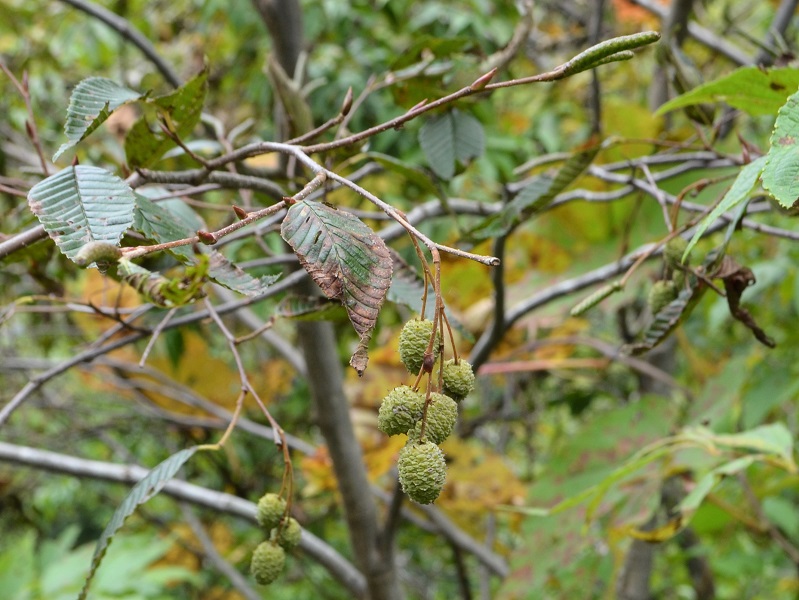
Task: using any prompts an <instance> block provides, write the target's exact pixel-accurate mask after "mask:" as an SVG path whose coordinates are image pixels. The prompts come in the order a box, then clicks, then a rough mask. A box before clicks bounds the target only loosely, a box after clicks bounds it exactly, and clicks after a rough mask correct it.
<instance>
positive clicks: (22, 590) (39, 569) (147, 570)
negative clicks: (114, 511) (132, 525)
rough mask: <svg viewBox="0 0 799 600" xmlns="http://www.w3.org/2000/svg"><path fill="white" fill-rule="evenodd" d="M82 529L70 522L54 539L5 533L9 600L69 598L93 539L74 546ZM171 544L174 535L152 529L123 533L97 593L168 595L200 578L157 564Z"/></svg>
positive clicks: (3, 585) (1, 559)
mask: <svg viewBox="0 0 799 600" xmlns="http://www.w3.org/2000/svg"><path fill="white" fill-rule="evenodd" d="M79 533H80V530H79V529H78V527H77V526H70V527H68V528H67V529H65V530H64V531H63V532H62V533H61V534H60V535H59V536H58V537H56V538H55V539H53V540H49V541H42V542H40V543H38V544H37V540H36V538H35V536H34V534H33V532H32V531H29V532H28V533H26V534H23V535H22V536H12V537H9V538H6V541H7V542H8V543H7V544H5V545H4V546H5V548H4V550H3V551H2V552H0V594H1V595H2V597H3V598H6V599H7V600H40V599H41V600H45V599H47V600H62V599H63V600H66V599H67V598H69V599H72V598H75V595H76V594H77V593H78V592H79V591H80V589H81V586H82V585H83V583H84V578H85V571H86V566H87V565H88V564H89V561H90V560H91V555H92V544H83V545H81V546H78V547H74V544H75V541H76V540H77V538H78V535H79ZM171 546H172V542H171V541H170V540H169V539H160V540H153V537H152V536H151V535H148V534H128V535H119V536H117V538H116V543H115V544H114V548H113V549H110V550H109V552H108V554H107V556H106V559H105V565H104V568H103V571H102V572H101V573H100V574H99V575H98V577H97V579H96V581H95V585H94V589H93V591H92V598H97V599H98V600H112V599H120V598H131V597H136V598H142V599H152V600H164V599H166V598H168V597H169V596H170V590H173V591H174V590H175V589H176V585H178V584H180V583H188V582H191V583H198V577H197V575H196V574H193V573H191V572H190V571H188V570H187V569H184V568H181V567H164V566H155V564H154V563H157V562H158V561H159V560H160V559H162V558H163V557H164V555H165V554H166V553H167V551H168V550H169V549H170V547H171Z"/></svg>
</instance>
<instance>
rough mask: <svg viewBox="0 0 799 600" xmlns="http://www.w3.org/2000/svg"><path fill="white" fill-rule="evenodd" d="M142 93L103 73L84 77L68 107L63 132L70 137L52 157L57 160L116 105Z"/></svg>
mask: <svg viewBox="0 0 799 600" xmlns="http://www.w3.org/2000/svg"><path fill="white" fill-rule="evenodd" d="M141 97H142V94H140V93H139V92H135V91H133V90H131V89H128V88H126V87H124V86H121V85H119V84H118V83H116V82H115V81H111V80H110V79H105V78H103V77H89V78H88V79H84V80H83V81H81V82H80V83H79V84H78V85H76V86H75V89H74V90H73V91H72V96H70V98H69V106H68V107H67V121H66V125H65V126H64V132H65V133H66V134H67V138H69V141H68V142H66V143H64V144H62V145H61V147H60V148H59V149H58V152H56V153H55V155H54V156H53V160H54V161H55V160H58V157H59V156H61V155H62V154H63V153H64V152H65V151H66V150H68V149H69V148H71V147H72V146H74V145H75V144H77V143H78V142H79V141H81V140H83V139H85V138H87V137H88V136H89V134H91V133H92V131H94V130H95V129H97V128H98V127H99V126H100V125H102V124H103V122H104V121H105V120H106V119H108V117H109V116H111V113H112V112H113V111H114V110H115V109H117V108H119V107H120V106H122V105H123V104H126V103H128V102H132V101H134V100H138V99H139V98H141Z"/></svg>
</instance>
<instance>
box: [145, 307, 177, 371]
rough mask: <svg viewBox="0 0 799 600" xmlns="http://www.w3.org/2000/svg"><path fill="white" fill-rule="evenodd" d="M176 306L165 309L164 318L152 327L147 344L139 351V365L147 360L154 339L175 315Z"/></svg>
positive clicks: (153, 344)
mask: <svg viewBox="0 0 799 600" xmlns="http://www.w3.org/2000/svg"><path fill="white" fill-rule="evenodd" d="M177 310H178V309H177V307H175V308H171V309H169V310H168V311H167V313H166V314H165V315H164V318H163V319H161V321H160V322H159V323H158V325H157V326H156V328H155V329H153V333H152V335H151V336H150V340H149V341H148V342H147V346H145V348H144V351H143V352H142V353H141V358H140V359H139V366H140V367H143V366H144V363H146V362H147V357H148V356H150V352H151V351H152V349H153V346H155V341H156V340H157V339H158V336H159V335H161V332H162V331H163V330H164V327H166V326H167V323H169V320H170V319H171V318H172V317H173V316H174V315H175V313H176V312H177Z"/></svg>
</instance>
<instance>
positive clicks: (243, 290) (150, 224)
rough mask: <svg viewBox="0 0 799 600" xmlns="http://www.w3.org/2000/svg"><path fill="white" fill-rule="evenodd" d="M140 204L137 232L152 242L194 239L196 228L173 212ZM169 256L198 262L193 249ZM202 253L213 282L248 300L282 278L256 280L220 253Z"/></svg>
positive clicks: (205, 250)
mask: <svg viewBox="0 0 799 600" xmlns="http://www.w3.org/2000/svg"><path fill="white" fill-rule="evenodd" d="M136 204H137V206H136V212H135V218H134V220H133V229H135V230H136V231H138V232H140V233H141V234H142V235H144V236H145V237H147V238H148V239H150V240H152V241H154V242H156V243H158V244H162V243H164V242H173V241H175V240H182V239H186V238H190V237H194V235H195V231H194V229H193V228H192V226H191V225H190V224H188V223H187V222H186V221H185V220H184V219H183V218H182V217H181V216H179V215H177V214H176V213H174V212H173V211H171V210H167V209H166V208H164V207H163V206H161V205H160V204H156V203H155V202H153V201H152V200H150V199H148V198H145V197H144V196H140V195H137V196H136ZM169 252H170V253H171V254H172V255H173V256H175V257H176V258H177V259H178V260H179V261H181V262H182V263H184V264H192V263H194V262H196V256H195V254H194V250H193V249H192V247H191V246H177V247H176V248H170V249H169ZM200 252H202V253H204V254H207V255H208V257H209V259H210V260H209V265H208V278H209V279H211V280H212V281H215V282H216V283H218V284H219V285H222V286H224V287H226V288H228V289H230V290H233V291H234V292H238V293H240V294H244V295H246V296H257V295H259V294H261V293H263V292H264V291H265V290H266V289H267V288H268V287H269V286H270V285H272V284H273V283H274V282H275V281H277V280H278V279H279V278H280V276H279V275H265V276H264V277H253V276H252V275H250V274H249V273H247V272H245V271H243V270H242V269H240V268H239V267H237V266H236V265H234V264H233V263H231V262H230V261H229V260H228V259H227V258H225V256H224V255H223V254H221V253H220V252H218V251H216V250H213V249H210V248H206V247H205V246H201V247H200Z"/></svg>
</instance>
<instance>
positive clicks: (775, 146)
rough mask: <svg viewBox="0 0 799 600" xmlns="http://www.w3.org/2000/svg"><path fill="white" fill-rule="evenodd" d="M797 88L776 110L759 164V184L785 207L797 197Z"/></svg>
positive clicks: (798, 151) (798, 158)
mask: <svg viewBox="0 0 799 600" xmlns="http://www.w3.org/2000/svg"><path fill="white" fill-rule="evenodd" d="M798 132H799V92H796V93H795V94H793V95H791V96H790V97H789V98H788V101H787V102H786V103H785V104H784V105H783V106H782V108H780V110H779V112H778V113H777V121H776V122H775V123H774V131H773V133H772V134H771V139H770V140H769V142H770V143H771V147H770V148H769V150H768V153H767V154H766V165H765V167H763V175H762V180H763V187H764V188H765V189H766V190H767V191H768V192H769V193H770V194H771V195H772V196H774V198H775V199H776V200H777V202H779V203H780V204H781V205H782V206H784V207H785V208H791V207H792V206H793V204H794V202H796V200H797V198H798V197H799V133H798Z"/></svg>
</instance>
